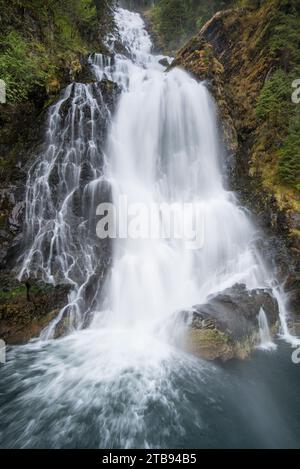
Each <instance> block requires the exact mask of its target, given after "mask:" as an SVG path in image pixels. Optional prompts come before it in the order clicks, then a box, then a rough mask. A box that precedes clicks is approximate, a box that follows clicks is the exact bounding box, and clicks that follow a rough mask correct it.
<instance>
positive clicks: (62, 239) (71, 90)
mask: <svg viewBox="0 0 300 469" xmlns="http://www.w3.org/2000/svg"><path fill="white" fill-rule="evenodd" d="M116 22H117V25H118V29H119V34H120V38H121V41H122V43H123V46H124V47H125V49H126V51H127V53H126V55H120V54H116V55H115V56H114V59H113V60H112V59H110V58H107V57H104V56H102V55H99V54H94V55H93V56H92V57H91V58H90V61H91V65H92V68H93V70H94V73H95V77H96V79H97V80H98V81H101V80H103V79H110V80H112V81H114V82H116V83H118V85H119V86H120V88H121V90H122V92H121V96H120V98H119V102H118V107H117V110H116V112H115V114H114V115H113V116H111V112H110V109H109V108H108V106H107V105H105V104H104V101H103V98H102V94H101V89H100V88H99V87H98V86H97V84H93V85H83V84H73V85H70V86H69V87H68V88H67V89H66V91H65V93H64V95H63V96H62V98H61V100H60V101H59V102H58V103H57V104H56V105H55V106H53V107H52V109H51V111H50V117H49V128H48V133H47V145H48V146H47V151H46V152H45V153H44V154H43V155H41V156H40V158H39V159H38V160H37V163H36V164H35V165H34V166H33V167H32V168H31V171H30V174H29V179H28V191H27V213H26V230H27V235H28V239H29V240H30V243H29V248H28V250H27V251H26V253H25V256H24V258H23V263H22V268H21V272H20V278H23V277H25V276H26V275H28V276H29V275H34V274H37V275H40V276H42V277H43V278H44V280H46V281H48V282H51V283H54V284H55V283H59V282H61V281H65V282H67V283H69V284H70V285H71V286H72V290H71V293H70V296H69V304H68V305H67V306H66V308H64V310H62V311H61V312H60V315H59V317H58V318H57V319H56V320H55V321H54V323H52V324H51V325H50V326H49V327H48V328H47V329H46V331H44V333H43V335H42V339H45V338H47V339H48V340H46V341H45V340H35V341H32V342H30V343H29V344H27V345H26V346H21V347H14V348H12V349H11V351H10V353H9V362H8V363H7V364H6V365H5V367H2V369H1V375H2V376H1V384H0V403H1V410H0V422H1V424H0V441H1V443H0V444H1V446H3V447H37V448H40V447H53V448H62V447H71V448H74V447H80V448H88V447H89V448H90V447H93V448H99V447H101V448H118V447H124V448H131V447H146V448H157V447H170V448H172V447H177V448H181V447H182V448H188V447H199V448H200V447H243V446H244V447H251V446H252V447H253V446H258V447H268V446H271V447H272V446H281V445H282V446H287V447H289V446H290V447H293V446H297V445H298V442H297V438H296V437H295V436H294V435H295V432H296V434H297V432H298V435H299V432H300V429H299V424H298V423H297V422H296V420H295V419H293V417H290V416H287V410H286V409H285V406H283V407H282V408H281V399H282V398H283V393H284V392H286V393H287V394H289V395H290V396H291V397H292V398H294V397H293V395H294V392H295V386H296V385H297V382H298V384H299V370H298V369H296V368H295V365H293V364H292V363H291V362H290V361H289V355H288V354H289V352H288V351H287V349H286V347H285V346H284V345H281V347H280V351H279V352H278V356H279V357H280V360H278V362H277V364H276V365H275V363H274V361H273V360H274V358H273V357H274V355H275V354H272V356H270V355H264V354H263V353H262V352H257V356H256V357H255V358H254V359H253V361H251V362H249V363H247V364H237V363H232V364H230V365H228V366H226V367H220V366H217V365H215V364H212V363H207V362H204V361H202V360H200V359H198V358H196V357H193V356H191V355H188V354H187V353H185V352H184V351H183V350H182V347H181V345H182V342H183V341H184V325H183V324H182V325H181V324H178V322H176V323H175V313H176V312H178V311H180V310H183V309H187V308H190V307H192V306H193V305H195V304H200V303H202V302H205V301H206V300H207V297H208V296H209V295H210V294H212V293H216V292H219V291H222V290H224V289H225V288H227V287H230V286H232V285H234V284H236V283H245V284H246V286H247V287H248V288H249V289H250V288H251V289H252V288H256V287H267V286H271V285H273V283H274V279H273V276H272V273H271V272H269V271H268V269H267V267H266V266H265V264H264V261H263V260H262V259H261V258H260V255H259V253H258V251H257V250H256V247H255V242H256V240H257V237H258V233H257V232H256V229H255V227H254V226H253V225H252V222H251V221H250V219H249V218H248V215H247V213H246V212H245V210H244V209H243V208H242V207H240V206H239V204H238V202H237V199H236V197H235V195H234V194H233V193H231V192H229V191H227V190H226V189H225V187H224V183H223V177H222V171H221V168H222V157H223V154H222V147H221V145H220V144H219V138H218V134H217V122H216V109H215V105H214V102H213V100H212V98H211V97H210V95H209V93H208V91H207V89H206V87H205V84H201V83H200V84H199V83H197V82H196V81H195V80H194V79H193V78H191V77H190V76H189V75H188V74H187V73H186V72H184V71H183V70H180V69H174V70H172V71H171V72H168V73H165V71H164V67H163V66H162V65H160V63H159V60H160V59H161V58H162V57H161V56H154V55H152V54H151V40H150V37H149V35H148V33H147V32H146V30H145V28H144V23H143V21H142V19H141V17H140V16H139V15H138V14H136V13H132V12H129V11H127V10H124V9H118V10H117V12H116ZM114 41H115V38H113V37H111V38H109V39H108V44H109V46H110V47H111V49H112V50H113V47H114ZM65 109H67V112H66V113H64V112H63V111H64V110H65ZM86 115H88V116H89V119H88V125H86V123H85V118H86ZM103 122H105V123H106V124H105V125H106V126H104V129H105V130H106V131H107V141H106V146H105V149H103V148H102V146H101V141H102V140H101V138H102V137H103V135H100V133H99V132H100V128H103V125H102V124H103ZM100 124H101V125H100ZM83 164H87V165H88V170H89V171H88V172H89V178H88V181H87V182H84V181H83V180H82V178H81V170H82V165H83ZM101 168H104V169H103V170H102V169H101ZM55 175H56V176H57V180H58V185H57V190H56V193H55V194H53V193H52V191H51V188H50V187H51V181H53V178H54V177H55ZM107 185H108V186H109V187H110V189H111V191H110V192H111V197H112V201H113V202H114V204H115V205H116V206H117V207H118V203H119V200H120V196H124V195H125V196H126V197H127V199H128V201H129V203H130V204H136V203H142V204H145V205H147V206H150V205H155V204H157V203H162V202H163V203H166V204H173V203H176V202H179V203H182V202H191V203H194V204H195V206H197V208H198V209H199V208H200V210H201V219H202V220H204V224H203V229H204V243H203V246H202V248H201V249H188V248H187V246H186V242H185V240H174V239H171V240H163V239H140V240H133V239H122V240H119V239H117V240H115V241H114V243H113V256H112V257H113V260H112V266H111V269H110V272H109V274H108V276H107V278H106V281H105V284H104V285H103V276H102V273H101V271H100V272H99V255H100V253H99V247H98V245H97V242H96V240H95V237H96V230H95V231H94V234H93V235H92V234H91V233H92V232H93V229H95V214H96V208H97V206H96V200H98V196H99V194H101V193H102V192H101V191H102V190H103V187H106V186H107ZM78 198H79V199H80V200H81V205H80V209H78V207H77V205H78V204H77V203H76V201H78ZM74 207H77V209H76V210H77V211H78V210H80V211H81V212H80V215H82V217H83V219H82V222H81V224H80V225H79V226H77V222H76V220H77V219H76V218H74ZM159 223H163V220H161V221H160V222H159ZM178 223H180V219H178ZM49 240H50V242H49ZM91 283H92V284H93V288H94V290H93V293H94V294H93V301H92V302H91V301H90V296H89V295H88V294H87V291H88V290H89V289H88V286H89V285H90V284H91ZM64 315H66V316H67V317H68V318H69V324H70V334H69V335H67V336H66V337H63V338H60V339H58V340H52V336H53V331H54V327H55V325H56V324H57V321H58V320H60V319H61V318H62V317H63V316H64ZM87 317H89V319H90V320H89V327H88V328H84V329H83V326H84V325H86V318H87ZM282 321H283V322H284V321H285V318H284V314H283V313H282ZM266 369H269V370H272V372H273V371H274V374H272V375H271V374H269V373H265V370H266ZM275 370H276V371H275ZM297 371H298V374H297ZM294 375H296V378H297V380H296V381H295V380H294V377H295V376H294ZM274 380H275V381H276V380H278V382H279V383H282V382H283V380H285V381H284V382H285V383H286V386H287V388H288V390H287V391H283V387H281V385H279V386H278V389H276V390H275V388H276V387H277V385H278V383H277V381H276V383H277V384H276V386H275V388H274V386H273V385H274ZM253 382H255V383H256V386H254V385H253ZM271 392H272V394H271ZM236 396H239V399H237V398H236ZM298 407H299V406H298ZM283 432H284V434H283Z"/></svg>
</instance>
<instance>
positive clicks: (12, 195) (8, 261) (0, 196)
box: [0, 64, 120, 344]
mask: <svg viewBox="0 0 300 469" xmlns="http://www.w3.org/2000/svg"><path fill="white" fill-rule="evenodd" d="M81 73H82V75H81V78H82V81H84V80H85V81H88V83H90V85H89V86H91V87H92V89H93V90H94V92H95V95H96V96H98V97H99V103H100V105H101V107H102V103H103V116H102V114H101V116H100V117H99V119H100V120H101V122H100V121H99V125H98V128H99V135H97V138H98V140H99V145H100V146H99V148H100V150H101V148H102V144H103V146H104V142H105V138H106V130H107V126H108V119H107V115H106V114H105V112H106V113H108V112H110V113H113V111H114V108H115V105H116V103H117V99H118V96H119V94H120V89H119V87H118V86H117V85H116V84H115V83H113V82H111V81H109V80H103V81H102V82H100V83H97V82H95V80H93V81H92V80H91V74H90V66H89V64H87V65H86V68H82V70H81ZM74 86H75V85H74ZM65 104H66V105H65V107H62V109H61V119H62V121H64V120H65V119H67V115H68V111H69V108H68V104H69V103H68V102H66V103H65ZM104 110H106V111H105V112H104ZM83 115H84V118H85V119H86V121H87V122H88V121H89V120H90V110H89V109H88V107H87V108H86V110H85V109H84V112H83ZM45 122H46V113H43V115H42V116H40V118H39V119H38V120H37V121H36V124H35V125H36V130H35V135H33V136H32V138H31V137H30V138H29V137H28V138H29V141H28V142H27V143H26V145H24V147H22V148H21V151H20V155H19V158H17V163H15V162H14V163H13V164H15V165H16V166H15V167H13V168H11V170H10V173H9V174H7V175H6V176H7V177H6V180H5V181H2V180H0V184H1V185H0V188H1V190H0V338H2V339H4V340H5V341H6V342H7V343H13V344H15V343H23V342H25V341H27V340H29V339H31V338H32V337H36V336H38V335H39V333H40V331H41V330H42V329H43V328H44V327H45V326H46V325H47V324H48V323H49V322H50V321H51V320H52V319H54V318H55V317H56V316H57V314H58V312H59V310H60V309H61V308H62V307H64V306H65V305H66V304H67V303H68V294H67V293H68V291H69V288H68V287H66V286H65V285H61V286H60V285H58V286H57V287H56V288H54V287H50V286H47V285H46V284H44V283H41V282H38V283H37V282H36V281H33V282H32V287H28V285H30V283H31V281H30V279H29V283H28V284H27V286H26V285H25V284H20V283H19V282H18V281H16V280H15V277H16V274H17V270H18V262H19V258H20V256H21V255H22V253H23V252H24V247H25V246H26V240H25V236H24V232H23V226H24V219H25V194H26V184H27V176H28V171H29V169H30V167H31V166H32V165H33V164H34V163H35V161H36V164H38V157H37V155H39V154H42V152H43V150H44V146H45V143H44V142H45ZM20 125H21V124H20ZM25 126H27V127H28V122H27V121H25V122H24V127H25ZM30 128H31V127H30ZM32 130H33V129H32ZM24 131H25V128H24ZM33 134H34V132H33ZM30 135H31V134H30ZM24 138H25V137H24ZM12 144H13V142H10V141H8V142H7V145H6V146H3V145H2V146H1V149H2V150H3V152H4V153H3V154H5V153H6V152H9V149H10V146H11V145H12ZM99 161H100V163H99V168H98V169H99V173H100V172H101V171H102V165H103V159H101V155H100V156H99ZM101 161H102V163H101ZM57 169H58V168H57V165H54V167H53V170H52V173H51V175H50V178H49V182H50V188H51V195H52V198H53V201H54V203H55V200H58V198H59V197H60V192H59V187H60V178H59V174H58V170H57ZM0 176H2V175H1V174H0ZM93 178H95V174H94V173H93V172H92V169H91V165H90V156H89V154H88V152H86V154H83V158H82V167H81V172H80V185H79V188H78V190H77V193H75V194H74V198H73V206H72V210H73V219H72V223H71V224H72V229H74V230H75V229H77V228H78V225H79V224H80V222H82V220H83V219H85V217H86V216H89V210H88V209H87V207H89V206H90V201H89V200H88V197H89V193H88V192H87V191H85V187H86V186H87V184H88V183H89V182H90V181H91V180H92V179H93ZM95 197H97V200H98V203H100V202H109V200H110V198H111V190H110V187H108V185H107V184H105V182H103V184H102V185H100V186H99V190H98V191H97V194H95ZM48 215H49V217H50V216H51V214H50V213H49V214H48ZM97 221H98V219H97V217H96V213H94V212H93V216H92V217H91V216H89V233H90V235H91V237H93V240H94V244H95V246H96V248H95V249H96V252H97V259H98V262H99V272H98V273H97V274H99V278H101V279H104V277H105V274H106V272H107V271H108V269H109V268H110V264H111V245H110V243H109V242H107V240H103V241H102V240H99V239H98V238H97V237H96V223H97ZM50 241H51V240H50V239H49V244H50ZM57 283H58V284H59V283H60V281H58V282H57ZM97 288H98V290H99V285H98V287H96V282H94V284H93V279H92V278H91V279H90V281H89V282H88V284H87V285H86V286H85V289H84V291H83V292H82V295H83V297H84V298H85V300H86V301H87V302H88V303H89V304H90V305H91V308H92V307H93V306H94V297H95V296H96V293H97V292H96V290H97ZM98 290H97V291H98ZM88 320H89V318H87V321H88ZM57 335H60V333H58V334H57Z"/></svg>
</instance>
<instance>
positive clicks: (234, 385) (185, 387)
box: [0, 334, 300, 448]
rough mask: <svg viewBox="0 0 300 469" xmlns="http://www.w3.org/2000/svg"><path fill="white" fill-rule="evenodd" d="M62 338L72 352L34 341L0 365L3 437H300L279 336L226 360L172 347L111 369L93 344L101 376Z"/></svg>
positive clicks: (157, 444) (227, 440) (263, 444)
mask: <svg viewBox="0 0 300 469" xmlns="http://www.w3.org/2000/svg"><path fill="white" fill-rule="evenodd" d="M83 335H84V334H83ZM64 340H66V341H69V345H70V348H69V354H68V353H66V349H65V347H61V348H60V350H59V347H57V345H56V346H55V347H54V346H53V343H51V342H49V343H45V344H44V345H43V347H42V349H41V348H40V347H41V345H40V343H34V342H33V343H31V344H30V346H27V347H16V348H14V349H13V350H12V351H11V352H10V354H9V356H10V359H9V361H8V363H7V364H6V365H5V366H2V367H1V382H0V407H1V409H2V410H1V418H0V441H1V447H5V448H11V447H17V448H18V447H24V448H26V447H30V448H120V447H125V448H299V447H300V419H299V415H300V401H299V387H300V365H295V364H294V363H293V362H292V360H291V348H290V346H288V345H286V344H285V343H284V342H282V341H279V342H278V348H277V351H276V352H266V351H259V350H258V351H257V352H255V353H254V354H253V356H252V358H251V359H249V360H247V361H230V362H228V363H227V364H212V363H206V362H204V361H202V360H200V359H197V358H195V357H192V356H189V355H186V354H184V353H183V352H181V353H179V352H178V351H174V350H171V351H170V355H168V354H167V353H166V356H165V358H164V359H160V360H159V366H158V363H155V360H154V361H152V363H151V365H150V363H149V362H148V363H147V357H144V358H145V364H144V367H143V366H141V365H140V364H139V366H138V367H135V365H134V364H133V363H132V359H131V364H130V365H129V366H128V367H127V366H126V364H125V361H126V357H125V358H124V357H122V358H121V357H119V360H120V362H122V363H120V369H119V372H118V373H116V374H114V375H111V374H110V371H111V370H109V365H108V369H107V370H103V363H101V349H102V347H101V346H100V347H99V357H100V360H99V361H100V363H99V362H98V363H99V369H100V368H101V376H102V380H101V381H99V380H98V379H97V376H98V375H97V374H98V373H99V370H98V369H97V367H96V368H95V363H93V362H90V361H89V360H88V358H89V357H88V356H80V354H78V355H75V354H74V353H73V352H74V350H75V349H73V348H72V343H71V341H70V338H66V339H63V340H62V341H61V342H63V341H64ZM77 340H78V338H77ZM79 340H82V339H80V338H79ZM85 340H86V341H85V342H84V343H85V345H87V342H88V341H89V335H88V334H87V337H86V339H85ZM54 349H55V355H54ZM84 350H85V351H86V353H87V354H88V352H87V349H85V348H84V347H82V348H81V351H82V353H83V354H84ZM173 354H174V355H173ZM41 357H42V358H41ZM116 358H117V357H116ZM152 358H153V356H152ZM52 360H55V363H54V362H52ZM86 360H87V363H86ZM35 362H39V363H38V365H36V366H35ZM83 362H84V363H85V365H84V366H83V365H82V364H83ZM82 368H83V369H82ZM83 374H84V377H83ZM42 375H44V376H43V380H41V377H42ZM41 383H43V384H41ZM46 391H47V392H46Z"/></svg>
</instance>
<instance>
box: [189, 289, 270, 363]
mask: <svg viewBox="0 0 300 469" xmlns="http://www.w3.org/2000/svg"><path fill="white" fill-rule="evenodd" d="M261 308H263V309H264V311H265V313H266V316H267V319H268V323H269V327H270V329H271V331H275V330H276V327H277V325H278V320H279V310H278V304H277V301H276V299H275V298H274V297H273V296H272V293H271V291H269V290H262V289H258V290H251V291H248V290H247V289H246V287H245V285H239V284H237V285H235V286H233V287H232V288H230V289H228V290H225V291H224V292H222V293H220V294H218V295H216V296H214V297H212V298H210V299H209V302H208V303H207V304H204V305H196V306H194V307H193V308H192V312H185V313H183V314H184V317H185V321H186V323H187V324H188V339H187V348H188V350H189V351H191V352H192V353H195V354H197V355H200V356H201V357H203V358H206V359H209V360H214V359H221V360H229V359H231V358H246V357H247V356H248V355H249V354H250V353H251V351H252V349H253V348H254V346H255V345H257V342H258V332H259V328H258V315H259V312H260V309H261Z"/></svg>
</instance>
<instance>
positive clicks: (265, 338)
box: [258, 308, 276, 350]
mask: <svg viewBox="0 0 300 469" xmlns="http://www.w3.org/2000/svg"><path fill="white" fill-rule="evenodd" d="M258 325H259V337H260V344H259V348H260V349H262V350H274V349H276V344H274V342H273V340H272V337H271V332H270V329H269V324H268V319H267V316H266V313H265V311H264V309H263V308H260V311H259V315H258Z"/></svg>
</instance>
